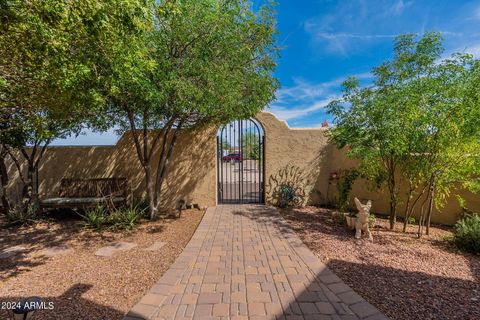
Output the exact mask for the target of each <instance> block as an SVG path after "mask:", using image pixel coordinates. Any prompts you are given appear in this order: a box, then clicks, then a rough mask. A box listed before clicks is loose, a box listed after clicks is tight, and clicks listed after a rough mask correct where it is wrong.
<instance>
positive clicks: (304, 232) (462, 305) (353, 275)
mask: <svg viewBox="0 0 480 320" xmlns="http://www.w3.org/2000/svg"><path fill="white" fill-rule="evenodd" d="M281 212H282V215H283V216H284V218H285V219H286V220H287V222H288V223H289V224H290V226H291V227H292V228H293V229H294V230H295V231H296V232H297V233H298V234H299V236H300V237H301V239H302V240H303V242H304V243H305V244H306V245H307V246H308V247H309V248H310V249H311V250H312V251H314V252H315V253H316V254H317V255H318V256H319V258H320V259H321V260H322V261H323V262H324V263H326V264H327V265H328V266H329V268H330V269H331V270H332V271H333V272H335V273H336V274H337V275H338V276H339V277H340V278H341V279H342V280H343V281H344V282H345V283H346V284H348V285H349V286H350V287H352V288H353V289H354V290H355V291H356V292H357V293H359V294H360V295H362V296H363V297H364V298H365V299H366V300H367V301H368V302H370V303H371V304H373V305H374V306H376V307H377V308H378V309H379V310H380V311H382V312H383V313H385V314H386V315H387V316H389V317H390V318H392V319H402V320H403V319H462V320H463V319H472V320H473V319H480V256H475V255H469V254H462V253H460V252H458V251H457V250H456V249H455V248H454V247H453V246H451V245H450V244H449V242H448V241H446V240H445V239H447V238H449V237H451V236H452V231H451V229H449V228H442V227H436V226H434V227H433V228H431V235H430V236H429V237H424V238H421V239H418V238H417V237H416V235H415V231H416V227H414V226H411V227H410V228H409V229H408V230H407V231H408V232H407V233H405V234H404V233H402V232H400V231H390V230H389V229H388V221H387V220H386V219H378V218H377V223H376V226H375V228H374V229H373V232H372V233H373V238H374V241H373V242H369V241H368V240H366V239H362V240H355V239H354V231H349V230H347V229H346V227H345V226H344V225H343V224H342V223H341V222H339V221H338V219H335V218H333V217H332V215H331V212H332V211H331V210H328V209H321V208H316V207H306V208H295V209H285V210H281ZM396 230H401V226H400V223H398V224H397V226H396Z"/></svg>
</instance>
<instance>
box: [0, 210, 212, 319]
mask: <svg viewBox="0 0 480 320" xmlns="http://www.w3.org/2000/svg"><path fill="white" fill-rule="evenodd" d="M203 213H204V212H203V211H199V210H196V209H193V210H186V211H183V212H182V216H181V218H179V219H165V220H160V221H155V222H145V223H142V224H141V225H140V226H139V227H138V228H136V229H135V230H133V231H129V232H121V233H113V232H108V231H104V232H101V233H98V232H92V231H88V230H85V229H84V228H83V227H82V224H81V222H80V221H78V220H75V219H70V220H62V221H55V220H54V221H42V222H38V223H36V224H34V225H32V226H28V227H21V228H17V229H11V228H8V229H7V228H5V227H4V226H1V225H0V251H2V250H3V249H4V248H7V247H11V246H21V247H23V251H22V252H21V253H17V254H15V255H13V256H10V257H8V258H4V259H0V307H1V308H0V319H10V317H11V313H10V311H7V310H5V309H6V308H7V307H8V305H7V302H9V301H18V300H19V298H22V297H26V296H40V297H42V298H43V299H44V301H46V302H53V303H54V308H55V309H54V310H41V311H39V312H37V314H36V315H35V320H43V319H62V320H65V319H75V320H76V319H89V320H91V319H96V320H97V319H105V320H107V319H108V320H115V319H121V318H122V317H123V315H124V314H125V313H126V312H127V311H128V310H129V309H130V308H131V307H132V306H133V305H135V303H137V302H138V300H139V299H140V298H141V297H142V296H143V295H144V294H145V293H146V291H148V289H149V288H150V287H151V286H152V285H153V284H154V283H155V282H156V281H157V280H158V279H159V278H160V277H161V275H162V274H163V273H164V272H165V271H166V270H167V269H168V267H169V266H170V264H171V263H172V262H173V261H174V260H175V258H176V257H177V256H178V255H179V254H180V253H181V252H182V250H183V248H184V246H185V245H186V244H187V243H188V241H189V240H190V238H191V236H192V235H193V233H194V231H195V229H196V228H197V226H198V224H199V222H200V220H201V219H202V217H203ZM119 241H125V242H130V243H135V244H137V246H136V247H134V248H132V249H130V250H125V251H121V252H118V253H115V254H114V255H112V256H110V257H100V256H96V255H95V254H94V253H95V252H96V251H97V250H98V249H99V248H101V247H104V246H107V245H109V244H111V243H115V242H119ZM155 242H157V244H158V243H159V242H165V245H163V246H157V247H158V250H146V249H148V248H151V246H152V245H153V244H155ZM62 245H64V246H68V247H69V248H71V249H72V250H70V251H68V252H65V253H64V254H57V255H54V256H50V257H48V256H45V255H44V254H42V252H44V251H43V250H44V249H45V248H46V247H52V246H62Z"/></svg>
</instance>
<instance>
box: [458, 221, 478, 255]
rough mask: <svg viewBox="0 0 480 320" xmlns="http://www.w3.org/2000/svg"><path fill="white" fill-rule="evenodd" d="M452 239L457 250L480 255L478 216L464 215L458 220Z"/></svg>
mask: <svg viewBox="0 0 480 320" xmlns="http://www.w3.org/2000/svg"><path fill="white" fill-rule="evenodd" d="M453 239H454V242H455V244H456V245H457V246H458V248H459V249H461V250H465V251H468V252H473V253H480V214H478V213H472V214H466V215H465V216H464V217H463V218H461V219H460V220H458V222H457V223H456V224H455V236H454V238H453Z"/></svg>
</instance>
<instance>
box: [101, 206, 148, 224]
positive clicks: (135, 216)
mask: <svg viewBox="0 0 480 320" xmlns="http://www.w3.org/2000/svg"><path fill="white" fill-rule="evenodd" d="M145 212H146V209H145V208H143V209H142V208H140V207H139V206H138V205H130V206H128V207H123V208H120V209H118V210H117V211H115V212H112V214H111V215H110V217H109V218H110V219H109V224H110V226H111V228H112V229H115V230H130V229H133V228H134V227H135V226H136V225H137V224H138V223H139V222H140V220H141V219H142V218H143V217H144V216H145Z"/></svg>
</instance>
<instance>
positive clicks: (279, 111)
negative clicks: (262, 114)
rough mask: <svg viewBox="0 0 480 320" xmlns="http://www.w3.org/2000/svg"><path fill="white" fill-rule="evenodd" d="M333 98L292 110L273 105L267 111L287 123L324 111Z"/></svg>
mask: <svg viewBox="0 0 480 320" xmlns="http://www.w3.org/2000/svg"><path fill="white" fill-rule="evenodd" d="M335 98H336V96H331V97H329V98H326V99H322V100H318V101H316V102H314V103H312V104H310V105H306V106H305V105H304V106H296V107H294V108H287V107H286V106H280V105H275V104H274V105H271V106H270V107H269V110H268V111H270V112H272V113H273V114H275V115H276V116H277V117H278V118H279V119H282V120H286V121H288V120H293V119H298V118H302V117H305V116H308V115H309V114H311V113H314V112H317V111H320V110H321V109H324V108H325V107H326V106H327V105H328V104H329V103H330V102H331V101H332V100H334V99H335Z"/></svg>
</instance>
